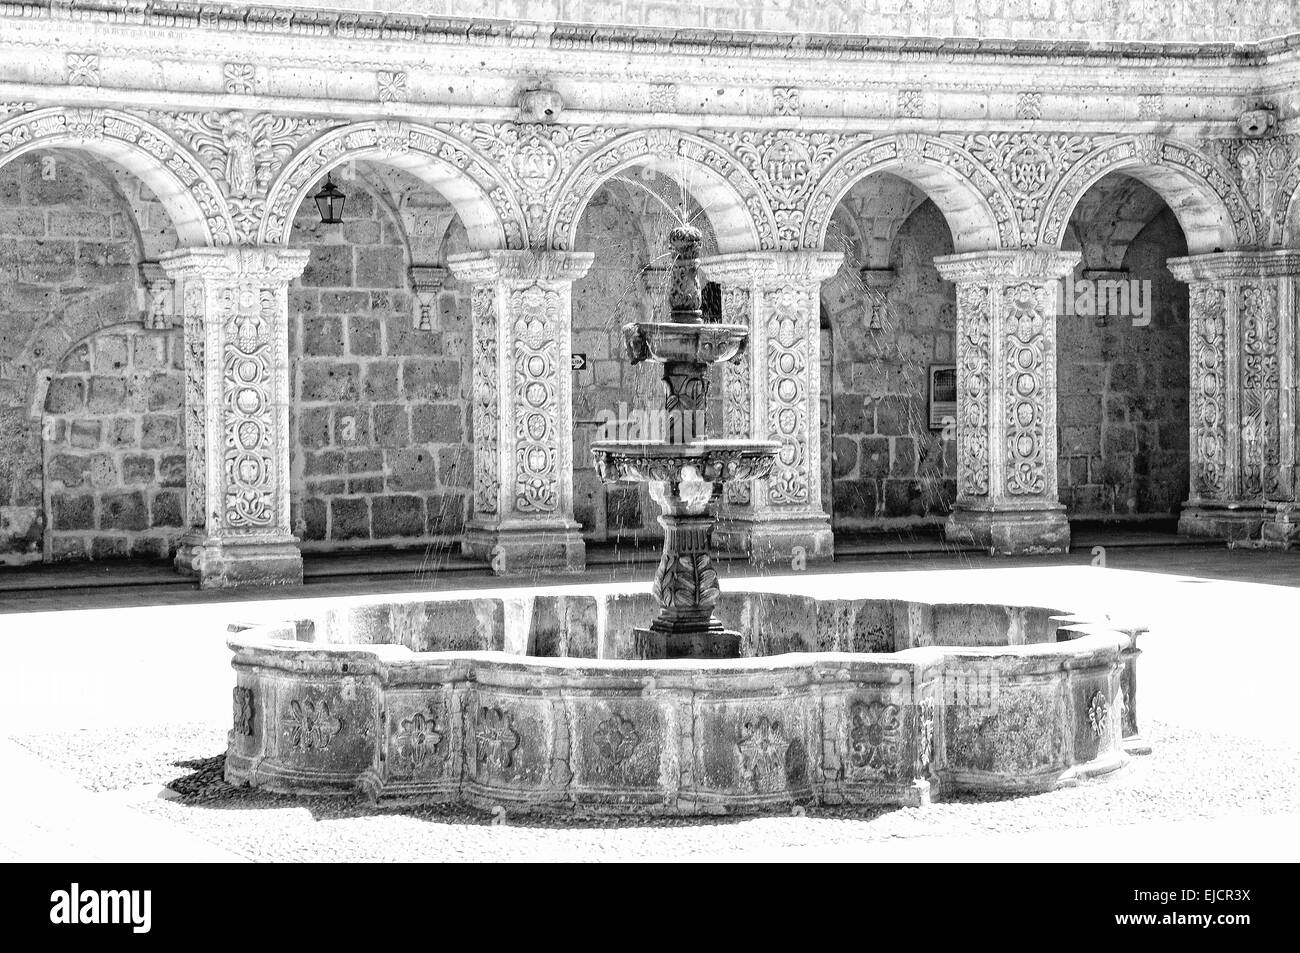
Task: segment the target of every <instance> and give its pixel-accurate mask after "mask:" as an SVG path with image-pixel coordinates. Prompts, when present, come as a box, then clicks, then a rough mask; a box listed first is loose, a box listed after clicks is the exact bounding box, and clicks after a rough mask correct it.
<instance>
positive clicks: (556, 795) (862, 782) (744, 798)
mask: <svg viewBox="0 0 1300 953" xmlns="http://www.w3.org/2000/svg"><path fill="white" fill-rule="evenodd" d="M651 605H652V603H651V599H650V596H649V595H648V594H646V593H630V592H622V593H619V592H600V593H586V592H573V593H563V592H561V593H558V594H548V595H536V596H529V595H521V596H504V597H481V598H473V599H464V598H459V599H458V598H441V599H414V600H409V601H400V602H388V603H378V604H372V605H363V606H348V607H342V608H338V609H334V610H329V611H324V612H321V613H319V614H317V615H316V616H314V617H312V618H308V619H296V620H291V621H286V622H283V623H275V624H270V625H263V626H257V627H252V628H248V629H246V630H244V631H241V632H238V633H237V634H236V635H234V636H233V637H232V638H231V640H230V643H229V644H230V647H231V648H232V650H233V651H234V653H235V654H234V662H233V664H234V668H235V671H236V679H237V687H236V688H235V690H234V692H235V695H234V700H235V717H234V727H233V730H232V732H231V735H230V744H229V749H228V753H227V760H226V776H227V779H228V780H230V781H231V782H232V783H238V784H251V785H253V786H256V787H260V788H265V789H268V790H272V791H280V792H288V793H298V794H326V793H343V792H355V791H364V792H366V793H367V794H369V795H370V796H371V797H373V798H376V799H380V800H399V801H419V802H444V803H446V802H458V803H465V804H469V805H474V806H477V807H481V808H484V809H491V808H493V807H495V806H497V805H500V806H503V807H506V808H507V809H508V810H510V811H584V812H585V811H590V812H595V813H602V812H603V813H627V814H701V813H703V814H709V813H725V812H753V811H772V810H788V809H789V807H790V806H791V805H792V804H796V803H798V804H828V805H871V804H909V805H916V804H922V803H925V802H927V801H929V800H932V799H935V798H942V797H945V796H949V795H951V794H955V793H959V792H987V791H1002V792H1006V791H1013V792H1029V791H1040V790H1047V789H1051V788H1055V787H1058V786H1061V785H1064V784H1071V783H1074V782H1075V781H1076V780H1077V779H1079V778H1082V777H1088V776H1101V775H1105V774H1109V773H1111V772H1113V771H1115V770H1116V769H1118V768H1119V767H1121V766H1122V765H1123V764H1124V762H1125V748H1126V747H1133V746H1136V745H1138V744H1140V739H1139V738H1138V731H1137V712H1136V707H1135V703H1136V660H1137V655H1138V650H1137V638H1138V635H1139V634H1140V633H1141V632H1142V631H1143V629H1142V628H1141V627H1140V626H1115V625H1114V624H1113V623H1107V624H1105V625H1097V624H1093V623H1090V622H1088V621H1086V620H1081V619H1079V618H1078V617H1071V616H1064V615H1062V614H1060V613H1058V612H1056V611H1055V610H1052V609H1048V608H1043V607H1032V606H1009V605H970V604H961V605H956V604H942V603H939V604H930V603H922V602H915V601H899V600H872V599H838V598H819V597H810V596H797V595H784V594H777V593H767V592H728V593H724V594H723V596H722V599H721V602H720V605H719V615H720V616H721V617H722V618H723V619H724V620H725V621H726V622H727V623H728V625H729V626H732V627H734V628H736V629H737V630H738V631H740V632H742V633H743V640H742V647H741V648H742V653H743V654H744V655H745V657H742V658H739V659H732V660H687V659H675V660H665V661H656V662H646V661H639V660H636V659H629V658H626V657H625V656H626V654H627V653H629V652H630V651H631V650H632V646H633V644H634V640H633V638H632V628H633V623H634V621H635V620H637V619H639V618H641V617H642V616H643V614H644V612H645V611H646V610H647V609H649V608H650V607H651ZM941 640H946V641H948V642H950V643H951V644H948V645H936V644H934V643H935V642H936V641H941Z"/></svg>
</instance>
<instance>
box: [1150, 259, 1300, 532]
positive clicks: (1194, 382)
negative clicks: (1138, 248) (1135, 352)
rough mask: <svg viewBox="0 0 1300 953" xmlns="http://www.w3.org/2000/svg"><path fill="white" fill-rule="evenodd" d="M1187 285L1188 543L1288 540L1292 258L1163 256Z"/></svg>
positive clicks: (1295, 262)
mask: <svg viewBox="0 0 1300 953" xmlns="http://www.w3.org/2000/svg"><path fill="white" fill-rule="evenodd" d="M1168 265H1169V270H1170V271H1171V272H1172V273H1173V275H1174V277H1175V278H1177V279H1178V280H1179V281H1185V282H1187V283H1188V285H1189V286H1190V288H1189V300H1190V307H1189V312H1190V317H1191V348H1190V351H1191V375H1190V383H1191V389H1190V404H1191V406H1190V411H1191V414H1190V416H1191V443H1190V450H1191V461H1190V463H1191V467H1190V470H1191V492H1190V494H1189V499H1188V501H1187V503H1186V504H1184V507H1183V512H1182V516H1181V517H1180V519H1179V521H1178V528H1179V531H1180V532H1183V533H1186V534H1188V535H1191V536H1212V537H1221V538H1226V539H1244V538H1249V537H1252V536H1256V535H1262V536H1263V537H1264V539H1265V542H1266V543H1272V544H1276V545H1279V546H1289V545H1291V542H1292V540H1293V539H1294V538H1295V531H1294V529H1293V523H1292V519H1293V516H1292V515H1291V510H1292V507H1293V504H1294V503H1295V502H1296V492H1297V485H1296V455H1297V433H1296V420H1297V418H1296V411H1297V404H1296V402H1297V367H1296V365H1297V360H1298V359H1297V355H1296V348H1297V341H1298V340H1300V339H1298V333H1300V332H1298V328H1297V320H1298V318H1297V312H1298V311H1300V305H1298V304H1297V301H1298V300H1300V251H1296V250H1293V249H1280V250H1277V251H1230V252H1215V253H1213V254H1208V255H1194V256H1191V257H1188V258H1171V259H1169V261H1168Z"/></svg>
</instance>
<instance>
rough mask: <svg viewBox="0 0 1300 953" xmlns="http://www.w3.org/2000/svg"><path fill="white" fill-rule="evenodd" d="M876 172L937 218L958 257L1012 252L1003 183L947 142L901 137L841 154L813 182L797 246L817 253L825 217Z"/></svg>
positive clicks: (1013, 237)
mask: <svg viewBox="0 0 1300 953" xmlns="http://www.w3.org/2000/svg"><path fill="white" fill-rule="evenodd" d="M877 172H889V173H891V174H893V175H896V176H899V177H900V178H903V179H906V180H907V181H909V182H911V183H912V184H913V185H915V186H916V187H917V188H919V189H920V190H921V191H922V192H923V193H925V195H926V196H927V197H928V198H930V199H931V200H932V201H933V202H934V204H935V205H937V206H938V207H939V211H940V212H942V213H943V216H944V218H945V219H946V220H947V222H948V227H949V229H950V230H951V231H952V237H953V247H954V248H955V249H956V251H958V252H963V251H979V250H988V249H995V248H1004V247H1006V248H1013V247H1015V246H1016V245H1017V244H1019V241H1018V234H1017V222H1018V219H1017V216H1016V214H1015V210H1014V207H1013V204H1012V202H1011V199H1010V197H1009V196H1008V194H1007V191H1006V188H1005V187H1004V185H1003V183H1001V182H999V181H998V180H997V178H996V177H995V176H993V175H992V174H991V173H990V172H989V171H988V170H987V169H986V168H985V167H984V166H983V165H982V164H981V163H980V162H978V161H977V160H976V159H975V157H974V156H972V155H971V154H970V153H969V152H967V151H966V150H965V149H963V148H962V147H961V146H959V145H957V144H956V143H954V142H951V141H949V140H947V139H941V138H939V137H936V136H927V135H921V134H903V135H898V136H890V137H887V138H884V139H876V140H873V141H871V142H867V143H864V144H862V145H859V146H857V147H856V148H854V149H852V150H850V151H849V152H846V153H845V154H844V155H843V156H842V157H840V158H839V159H837V160H836V161H835V162H834V164H832V165H831V166H830V167H829V168H828V169H827V170H826V172H825V173H824V174H823V175H822V176H821V178H820V179H819V180H818V182H817V185H816V187H815V188H814V190H813V192H812V194H811V197H810V199H809V202H808V212H807V217H806V219H805V222H804V228H803V245H804V247H806V248H821V247H823V245H824V243H825V241H826V233H827V230H828V229H829V227H830V224H831V217H832V215H833V214H834V212H835V208H836V207H837V206H838V205H839V203H840V201H841V200H842V199H843V198H844V196H845V195H847V194H848V192H849V190H850V189H852V188H853V186H854V184H856V183H857V182H859V181H860V180H862V179H864V178H866V177H867V176H869V175H873V174H875V173H877Z"/></svg>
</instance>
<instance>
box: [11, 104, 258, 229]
mask: <svg viewBox="0 0 1300 953" xmlns="http://www.w3.org/2000/svg"><path fill="white" fill-rule="evenodd" d="M34 149H79V150H83V151H85V152H89V153H92V154H94V155H98V156H102V157H104V158H106V159H110V160H112V161H114V162H116V163H118V164H119V165H121V166H122V167H123V168H125V169H127V170H128V171H129V172H131V173H132V174H133V175H135V176H137V177H138V178H139V179H140V180H141V181H143V182H144V183H145V184H146V185H147V186H149V188H150V189H151V190H152V191H153V193H154V194H155V195H156V196H157V197H158V200H159V201H160V202H161V203H162V204H163V207H164V208H166V210H167V213H168V215H169V216H170V217H171V220H172V224H173V225H174V226H175V228H176V233H177V235H178V236H179V238H180V241H181V243H182V244H183V245H228V244H230V243H231V242H232V241H233V240H234V238H233V236H234V234H235V229H234V226H233V223H232V221H231V218H230V212H229V209H228V208H227V207H226V203H225V202H224V201H223V199H222V198H221V189H220V188H219V187H218V186H217V183H216V181H215V180H214V179H213V178H212V175H211V173H209V172H208V170H207V169H206V168H204V166H203V163H202V162H200V161H199V160H198V159H197V158H196V157H195V156H193V155H192V154H191V153H190V152H189V151H188V150H187V149H186V148H185V147H184V146H182V145H181V144H180V143H178V142H177V141H176V140H175V139H174V138H173V137H172V136H170V135H168V134H167V133H166V132H164V131H163V130H161V129H159V128H158V127H157V126H154V125H152V124H150V123H148V122H146V121H145V120H143V119H140V118H138V117H136V116H132V115H130V114H128V113H125V112H121V111H119V110H116V109H66V108H62V107H55V108H50V109H38V110H35V111H33V112H29V113H23V114H20V115H18V116H15V117H14V118H12V119H9V120H7V121H6V122H3V123H0V163H4V162H7V161H9V160H10V159H14V158H17V157H18V156H20V155H22V154H24V153H26V152H31V151H32V150H34Z"/></svg>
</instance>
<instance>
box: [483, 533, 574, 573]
mask: <svg viewBox="0 0 1300 953" xmlns="http://www.w3.org/2000/svg"><path fill="white" fill-rule="evenodd" d="M460 551H461V552H462V553H463V554H464V555H465V556H468V557H469V558H470V559H479V560H482V561H483V562H485V563H487V564H488V565H489V566H491V567H492V571H493V572H494V573H496V574H497V575H498V576H513V575H522V574H525V573H535V572H537V571H539V570H551V571H553V572H582V571H583V570H584V569H586V568H587V546H586V544H585V543H584V542H583V541H582V529H581V528H580V527H579V526H578V524H577V523H573V524H570V525H568V526H525V527H518V526H509V527H507V526H500V525H493V524H485V523H474V522H470V523H468V524H466V527H465V535H464V536H463V537H462V538H461V544H460Z"/></svg>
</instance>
